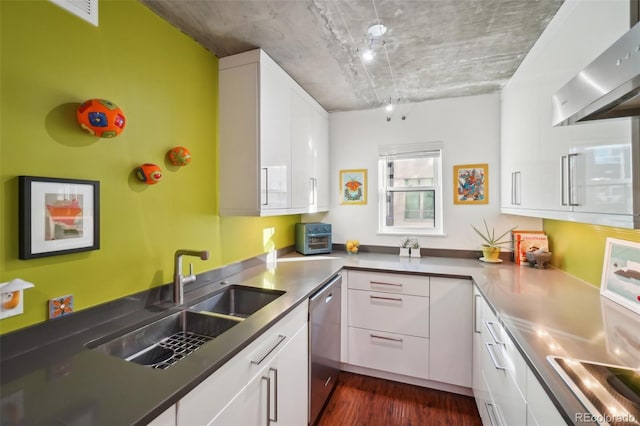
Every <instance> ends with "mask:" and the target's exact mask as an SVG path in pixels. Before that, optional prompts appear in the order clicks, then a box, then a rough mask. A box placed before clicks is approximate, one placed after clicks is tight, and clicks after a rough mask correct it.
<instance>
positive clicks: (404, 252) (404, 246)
mask: <svg viewBox="0 0 640 426" xmlns="http://www.w3.org/2000/svg"><path fill="white" fill-rule="evenodd" d="M410 255H411V239H410V238H409V237H404V238H402V240H400V256H401V257H409V256H410Z"/></svg>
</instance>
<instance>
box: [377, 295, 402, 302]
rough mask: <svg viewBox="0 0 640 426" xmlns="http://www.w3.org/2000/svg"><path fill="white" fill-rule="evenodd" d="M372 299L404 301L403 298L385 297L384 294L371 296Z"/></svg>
mask: <svg viewBox="0 0 640 426" xmlns="http://www.w3.org/2000/svg"><path fill="white" fill-rule="evenodd" d="M369 297H370V298H371V299H376V300H391V301H393V302H402V299H400V298H398V297H383V296H369Z"/></svg>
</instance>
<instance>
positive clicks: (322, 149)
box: [311, 108, 330, 212]
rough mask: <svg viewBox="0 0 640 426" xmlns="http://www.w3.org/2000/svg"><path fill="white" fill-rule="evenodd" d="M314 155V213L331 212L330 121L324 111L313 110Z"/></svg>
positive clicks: (312, 138)
mask: <svg viewBox="0 0 640 426" xmlns="http://www.w3.org/2000/svg"><path fill="white" fill-rule="evenodd" d="M311 141H312V146H313V147H312V150H313V152H312V155H313V158H312V160H313V177H312V179H314V181H313V183H314V188H313V192H314V193H313V198H314V202H315V205H314V206H313V211H314V212H322V211H327V210H329V194H330V190H329V185H330V182H329V119H328V118H327V116H326V113H325V112H324V111H319V110H318V109H317V108H314V109H313V112H312V115H311Z"/></svg>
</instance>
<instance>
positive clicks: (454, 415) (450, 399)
mask: <svg viewBox="0 0 640 426" xmlns="http://www.w3.org/2000/svg"><path fill="white" fill-rule="evenodd" d="M317 425H318V426H336V425H339V426H348V425H354V426H355V425H357V426H365V425H366V426H376V425H381V426H382V425H384V426H396V425H403V426H405V425H420V426H423V425H464V426H472V425H473V426H475V425H482V421H481V420H480V415H479V414H478V410H477V408H476V403H475V401H474V399H473V398H472V397H469V396H463V395H457V394H453V393H449V392H442V391H437V390H433V389H426V388H422V387H419V386H413V385H407V384H404V383H397V382H391V381H388V380H382V379H377V378H373V377H368V376H361V375H358V374H352V373H347V372H341V373H340V378H339V381H338V386H337V387H336V389H335V391H334V392H333V395H332V396H331V399H330V400H329V402H328V403H327V406H326V407H325V409H324V411H323V413H322V415H321V416H320V420H319V421H318V423H317Z"/></svg>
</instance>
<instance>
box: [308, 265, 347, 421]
mask: <svg viewBox="0 0 640 426" xmlns="http://www.w3.org/2000/svg"><path fill="white" fill-rule="evenodd" d="M341 291H342V276H341V275H340V274H338V275H337V276H335V277H334V278H333V279H332V280H331V281H330V282H329V283H328V284H327V285H325V286H324V287H323V288H322V289H321V290H319V291H318V292H317V293H316V294H315V295H313V296H312V297H311V298H310V299H309V354H310V356H309V424H311V425H313V424H315V423H316V421H317V420H318V415H319V414H320V412H321V411H322V408H323V407H324V405H325V403H326V402H327V400H328V398H329V396H330V395H331V392H332V391H333V389H334V388H335V385H336V383H337V379H338V373H339V372H340V321H341V318H340V317H341V314H340V304H341V302H340V301H341Z"/></svg>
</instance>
